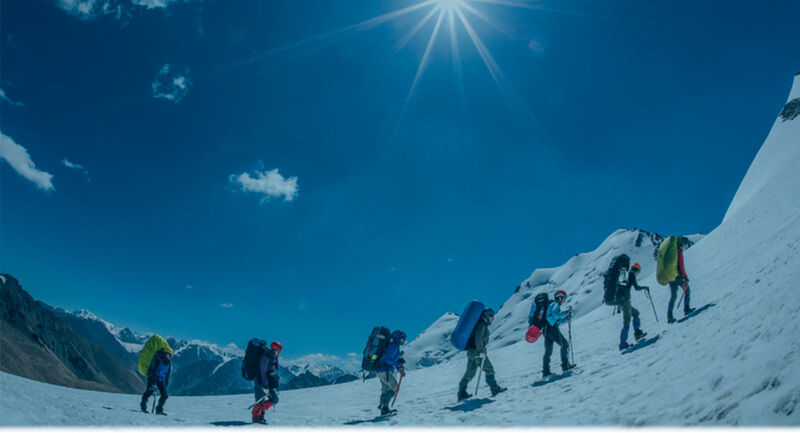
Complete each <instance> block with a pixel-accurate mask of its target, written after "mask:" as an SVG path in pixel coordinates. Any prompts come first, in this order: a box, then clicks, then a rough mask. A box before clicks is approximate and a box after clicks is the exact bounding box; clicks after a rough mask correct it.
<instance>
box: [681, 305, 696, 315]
mask: <svg viewBox="0 0 800 433" xmlns="http://www.w3.org/2000/svg"><path fill="white" fill-rule="evenodd" d="M694 310H695V309H694V308H689V307H686V308H684V309H683V315H684V316H688V315H689V314H691V313H692V311H694Z"/></svg>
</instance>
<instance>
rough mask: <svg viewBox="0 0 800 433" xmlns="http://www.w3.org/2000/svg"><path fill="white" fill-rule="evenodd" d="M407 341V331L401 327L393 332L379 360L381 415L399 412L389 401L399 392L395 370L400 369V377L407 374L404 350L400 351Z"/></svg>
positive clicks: (379, 405) (379, 406)
mask: <svg viewBox="0 0 800 433" xmlns="http://www.w3.org/2000/svg"><path fill="white" fill-rule="evenodd" d="M405 342H406V333H405V332H403V331H401V330H399V329H398V330H397V331H394V332H392V337H391V338H390V339H389V343H388V344H387V345H386V348H385V349H384V350H383V355H381V357H380V360H379V361H378V368H377V369H376V372H377V373H378V379H379V380H380V381H381V397H380V400H379V403H378V409H380V410H381V415H388V414H391V413H394V412H397V409H389V402H390V401H391V400H392V397H394V395H395V392H397V378H396V377H395V375H394V371H395V370H397V371H399V372H400V377H403V376H405V375H406V369H405V367H404V364H405V362H406V361H405V359H403V358H402V355H403V352H401V351H400V346H401V345H403V344H405Z"/></svg>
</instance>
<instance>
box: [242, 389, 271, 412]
mask: <svg viewBox="0 0 800 433" xmlns="http://www.w3.org/2000/svg"><path fill="white" fill-rule="evenodd" d="M268 396H269V394H268V393H267V394H264V396H263V397H261V398H259V399H258V401H257V402H255V403H253V404H251V405H250V406H248V407H247V408H248V409H252V408H253V406H255V405H257V404H261V402H262V401H264V400H265V399H266V398H267V397H268Z"/></svg>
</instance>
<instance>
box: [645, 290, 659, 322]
mask: <svg viewBox="0 0 800 433" xmlns="http://www.w3.org/2000/svg"><path fill="white" fill-rule="evenodd" d="M647 299H649V300H650V306H651V307H653V315H654V316H656V322H658V314H656V305H655V304H654V303H653V297H652V296H650V289H647Z"/></svg>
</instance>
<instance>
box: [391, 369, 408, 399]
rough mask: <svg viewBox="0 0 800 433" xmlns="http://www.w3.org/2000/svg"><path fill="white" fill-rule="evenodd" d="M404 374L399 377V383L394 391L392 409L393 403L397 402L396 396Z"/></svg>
mask: <svg viewBox="0 0 800 433" xmlns="http://www.w3.org/2000/svg"><path fill="white" fill-rule="evenodd" d="M405 376H406V375H405V374H402V375H400V381H399V382H397V389H395V390H394V399H392V407H394V402H396V401H397V394H400V385H401V384H402V383H403V378H404V377H405Z"/></svg>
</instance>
